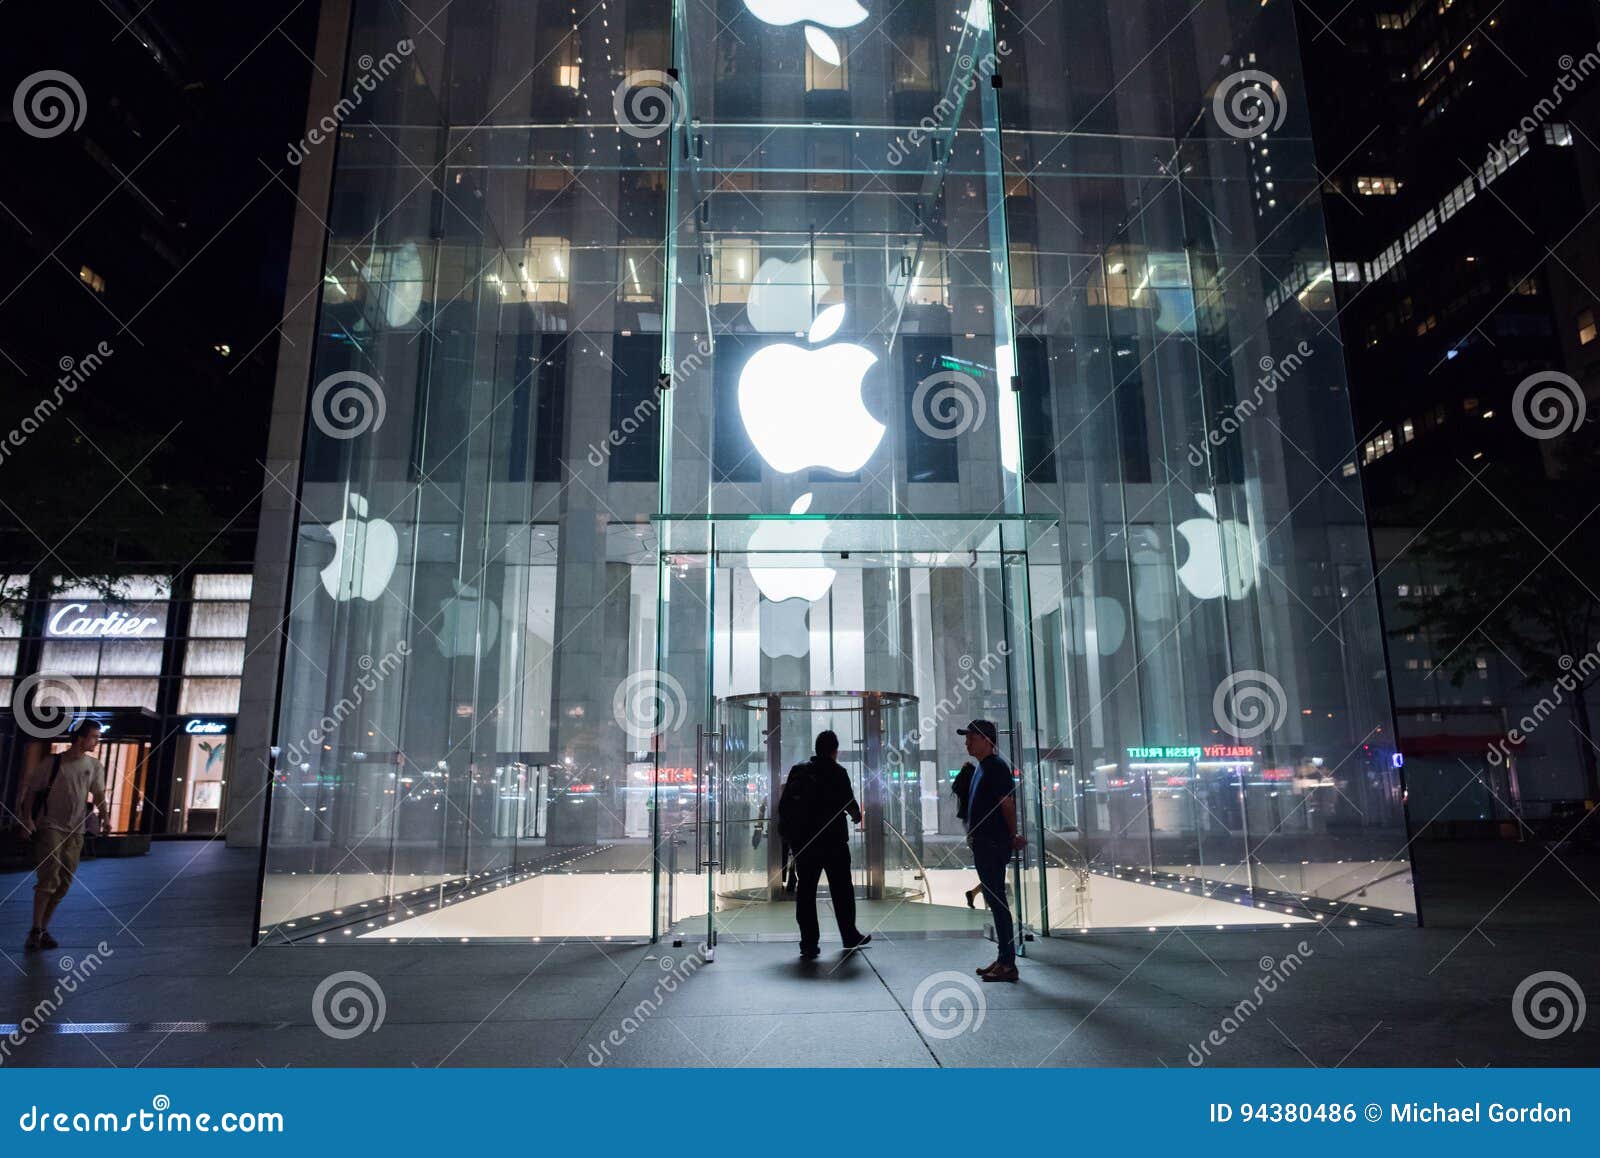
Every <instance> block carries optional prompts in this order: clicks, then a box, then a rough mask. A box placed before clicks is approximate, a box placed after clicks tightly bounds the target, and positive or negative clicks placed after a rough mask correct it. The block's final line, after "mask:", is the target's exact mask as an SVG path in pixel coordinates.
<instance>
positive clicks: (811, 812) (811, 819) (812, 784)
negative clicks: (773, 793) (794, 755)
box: [778, 761, 822, 848]
mask: <svg viewBox="0 0 1600 1158" xmlns="http://www.w3.org/2000/svg"><path fill="white" fill-rule="evenodd" d="M821 796H822V793H821V791H820V790H819V786H818V784H817V774H816V770H815V769H814V768H812V766H811V763H810V762H809V761H807V762H806V763H803V764H796V765H795V766H794V767H793V768H791V769H789V779H787V780H785V781H784V783H783V795H781V796H779V797H778V834H779V835H780V836H782V837H783V839H784V842H785V843H787V844H788V845H789V847H790V848H798V847H801V846H803V845H805V844H806V843H808V842H809V841H810V840H811V839H812V838H813V837H815V836H816V834H817V812H818V811H819V804H820V802H821Z"/></svg>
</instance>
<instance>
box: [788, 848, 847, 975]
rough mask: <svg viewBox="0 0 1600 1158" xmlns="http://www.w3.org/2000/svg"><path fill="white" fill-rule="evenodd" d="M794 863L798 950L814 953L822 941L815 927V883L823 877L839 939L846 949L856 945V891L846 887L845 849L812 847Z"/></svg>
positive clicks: (820, 934)
mask: <svg viewBox="0 0 1600 1158" xmlns="http://www.w3.org/2000/svg"><path fill="white" fill-rule="evenodd" d="M794 863H795V870H796V875H797V877H798V878H799V879H798V881H797V883H796V886H795V894H794V918H795V920H796V921H797V922H798V923H799V925H800V947H801V948H802V949H815V948H817V947H818V945H819V944H820V942H821V939H822V930H821V928H820V927H819V926H818V925H817V883H818V881H820V880H821V879H822V875H823V874H824V873H826V874H827V876H828V895H829V897H830V898H831V899H832V901H833V915H834V917H835V918H837V919H838V922H839V936H841V937H843V938H844V943H845V944H846V945H847V946H848V945H854V944H855V943H856V942H858V941H860V940H861V933H860V931H859V930H857V929H856V890H855V886H854V885H853V884H851V883H850V848H849V846H848V845H838V846H836V847H832V848H817V847H816V846H815V845H812V846H811V847H809V848H807V849H805V850H804V851H803V852H801V853H800V854H799V855H798V856H796V857H795V861H794Z"/></svg>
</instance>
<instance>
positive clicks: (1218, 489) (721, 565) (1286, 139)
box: [249, 0, 1416, 941]
mask: <svg viewBox="0 0 1600 1158" xmlns="http://www.w3.org/2000/svg"><path fill="white" fill-rule="evenodd" d="M349 9H350V11H349V20H348V26H347V27H340V28H338V29H336V30H335V32H336V33H337V35H336V37H335V38H334V40H335V42H336V48H337V56H336V58H335V59H337V60H342V62H343V65H342V67H343V80H342V82H341V84H340V85H339V87H338V92H339V93H340V94H341V95H342V99H341V101H340V103H339V105H338V106H337V107H336V108H335V109H331V110H328V115H327V116H325V117H322V118H321V120H320V125H321V129H320V131H318V132H316V133H315V134H314V135H313V137H312V138H311V139H308V141H307V142H302V143H301V145H299V146H295V147H293V148H292V149H291V160H294V159H295V158H294V153H295V152H297V151H298V152H300V153H301V154H302V155H303V156H310V155H312V154H313V153H315V152H316V151H317V150H333V151H334V152H333V154H332V155H333V157H334V160H333V163H332V168H331V175H330V177H329V180H328V186H329V188H328V191H327V196H326V197H325V198H323V199H324V200H325V201H326V204H308V206H307V212H308V213H312V214H314V217H313V222H314V225H315V230H316V232H317V235H318V240H319V241H320V242H322V243H323V244H324V246H325V251H324V254H323V257H322V258H321V269H320V272H321V282H320V285H318V286H316V287H315V289H316V291H317V294H318V295H319V299H320V304H319V305H318V306H317V310H316V314H315V317H316V325H315V333H314V335H309V334H308V335H307V337H308V338H309V339H310V342H311V345H310V347H309V355H308V356H309V372H308V373H307V374H305V375H303V380H302V381H294V382H291V383H289V386H288V387H287V388H284V387H280V397H279V399H278V410H279V414H280V418H281V421H282V422H283V424H284V431H286V432H287V434H286V435H285V436H284V437H278V436H279V434H280V433H281V432H276V431H275V439H276V440H277V441H279V442H282V443H286V444H287V445H289V446H290V447H291V450H290V452H289V457H290V458H291V459H292V460H293V462H294V463H295V465H296V467H297V470H298V482H297V483H293V484H286V485H293V486H294V487H295V495H294V502H293V512H294V514H293V519H294V532H293V535H292V538H293V546H292V552H290V560H289V562H288V564H287V571H286V574H287V579H286V581H285V582H284V583H282V584H278V585H277V586H276V587H274V586H273V585H272V584H264V583H262V582H261V581H260V575H261V572H262V570H263V568H260V567H258V582H257V588H256V592H257V594H256V598H257V603H258V606H257V608H256V609H255V610H256V614H257V615H258V616H261V617H263V618H270V620H271V621H272V622H281V624H282V633H281V638H280V639H278V641H277V642H278V644H279V645H280V650H281V663H280V664H279V667H278V669H277V675H276V677H275V678H276V681H277V684H276V686H277V694H276V707H275V717H274V725H273V728H274V730H273V734H272V737H271V758H270V768H269V770H268V772H267V773H266V774H265V775H264V780H266V781H268V782H269V783H270V787H269V789H268V790H267V791H266V792H265V794H264V795H265V808H264V810H263V814H262V815H261V816H260V819H259V824H260V830H261V832H262V833H263V834H264V844H265V848H264V854H263V873H262V884H261V911H260V920H259V922H258V929H259V933H258V935H259V936H261V937H263V938H264V939H269V940H274V941H277V940H284V939H289V940H298V939H302V938H310V939H313V940H319V939H321V940H325V939H331V938H333V937H340V938H344V937H350V938H357V939H360V938H365V939H381V940H387V939H399V940H409V939H450V940H460V939H463V938H468V939H472V940H479V939H484V940H490V939H497V938H514V939H519V940H527V939H532V938H538V939H561V938H607V937H609V938H617V939H623V938H651V937H658V938H668V937H670V938H686V937H694V938H696V939H697V940H698V939H701V938H704V937H706V936H708V935H711V936H714V937H763V936H774V937H778V936H792V935H793V933H794V912H793V904H792V901H791V900H790V898H789V896H788V893H787V891H786V887H785V884H786V882H785V863H786V859H787V857H788V855H789V851H790V850H787V849H785V848H784V846H783V842H782V839H781V837H780V836H779V834H778V833H777V831H776V824H775V812H776V808H775V805H776V801H777V796H778V793H779V791H780V790H781V786H782V783H783V780H784V777H785V775H786V774H787V771H788V769H789V768H790V766H792V765H793V764H794V763H796V762H798V761H800V760H802V759H804V758H805V757H806V756H807V755H808V754H809V753H810V751H811V750H812V744H813V739H814V737H815V735H816V733H817V732H818V731H820V730H821V729H823V728H831V729H833V730H834V731H835V732H837V734H838V735H839V737H840V740H841V743H842V747H841V751H840V760H841V762H842V763H843V764H844V765H845V766H846V768H847V770H848V771H849V773H850V775H851V778H852V780H853V782H854V784H855V789H856V794H857V797H858V799H859V800H860V801H861V802H862V805H863V807H864V818H863V822H862V823H861V824H860V825H859V826H857V827H855V828H854V829H853V835H852V860H853V866H854V874H855V883H856V890H857V893H858V895H859V896H860V897H861V898H862V900H861V904H862V923H863V927H864V928H871V929H878V930H882V931H885V932H888V933H890V934H891V935H892V934H894V933H896V932H904V933H916V934H950V935H969V936H979V935H982V930H983V927H984V925H985V924H986V914H985V913H984V911H983V909H982V906H981V902H980V905H979V907H978V908H977V909H972V908H970V907H969V906H968V904H967V903H966V901H965V899H964V894H965V892H966V890H967V889H969V888H971V887H972V886H973V885H974V884H975V883H976V878H975V874H974V871H973V868H972V861H971V859H970V853H969V850H968V849H967V847H966V844H965V840H964V836H963V827H962V824H961V822H960V821H959V820H958V819H957V817H956V801H955V798H954V796H953V795H952V792H951V782H952V779H953V777H954V776H955V775H956V773H957V771H958V769H959V768H960V765H961V764H962V762H963V761H964V760H965V759H966V756H965V751H964V748H963V742H962V740H961V737H959V736H958V735H957V734H956V729H957V728H958V727H964V726H965V725H966V723H967V722H968V721H969V720H971V719H974V718H983V719H988V720H992V721H994V722H995V724H996V726H997V729H998V732H999V735H1000V749H1001V751H1002V754H1003V755H1005V756H1006V757H1007V758H1008V759H1009V760H1010V762H1011V763H1012V764H1013V766H1014V767H1015V770H1016V775H1017V791H1018V801H1019V817H1020V821H1021V823H1022V825H1023V827H1024V830H1025V833H1026V835H1027V837H1028V845H1027V848H1026V850H1025V851H1023V852H1022V853H1020V854H1019V855H1018V857H1017V859H1016V863H1015V865H1014V870H1013V880H1012V888H1013V905H1014V907H1015V909H1016V910H1017V912H1018V913H1019V916H1020V919H1021V921H1022V922H1023V924H1024V926H1025V927H1026V929H1027V930H1028V931H1030V932H1032V933H1033V934H1035V935H1039V936H1044V935H1063V936H1069V935H1077V934H1079V933H1080V932H1082V931H1090V930H1097V929H1111V928H1140V929H1143V928H1151V927H1158V928H1159V927H1165V926H1239V927H1252V926H1254V927H1260V926H1264V925H1270V926H1279V925H1293V924H1297V923H1298V924H1304V925H1306V926H1307V927H1308V928H1315V927H1317V926H1318V925H1325V924H1327V923H1330V922H1337V923H1339V924H1341V925H1343V924H1348V923H1357V924H1366V923H1411V922H1413V921H1414V920H1415V912H1416V906H1415V904H1414V900H1413V895H1414V893H1413V887H1412V880H1411V867H1410V861H1409V857H1408V851H1407V843H1408V842H1407V832H1406V822H1405V801H1404V793H1403V781H1402V770H1401V765H1402V763H1403V761H1402V759H1401V757H1400V754H1399V753H1398V752H1397V751H1396V749H1395V745H1394V730H1393V724H1392V720H1391V715H1390V697H1389V690H1388V675H1387V670H1386V667H1385V660H1384V648H1383V635H1382V626H1381V623H1380V621H1379V616H1378V606H1377V600H1376V596H1375V592H1374V577H1373V570H1372V563H1371V553H1370V550H1369V543H1368V536H1367V528H1366V525H1365V521H1364V515H1363V508H1362V496H1361V490H1360V479H1359V475H1358V473H1357V469H1356V465H1355V452H1356V448H1357V446H1358V444H1359V440H1358V438H1357V432H1356V431H1354V430H1353V429H1352V422H1351V415H1350V407H1349V400H1348V396H1347V390H1346V383H1345V379H1344V370H1343V360H1342V353H1341V345H1340V338H1339V332H1338V325H1337V319H1336V317H1335V308H1334V301H1333V295H1332V292H1331V289H1332V285H1331V282H1332V279H1333V277H1334V276H1335V275H1334V271H1333V269H1332V267H1331V264H1330V262H1329V259H1328V254H1327V250H1326V245H1325V238H1324V230H1323V223H1322V215H1321V208H1320V200H1319V199H1320V196H1321V182H1320V179H1319V176H1318V171H1317V168H1316V166H1315V164H1314V155H1313V152H1312V146H1311V142H1310V141H1309V139H1308V137H1307V129H1306V123H1307V118H1306V113H1305V109H1304V105H1303V99H1302V97H1303V94H1302V93H1301V91H1300V88H1301V85H1300V66H1299V57H1298V49H1297V42H1296V30H1295V27H1294V13H1293V11H1292V5H1291V4H1289V3H1288V2H1287V0H1269V2H1263V0H1216V2H1215V3H1212V4H1208V5H1200V6H1195V5H1192V4H1189V3H1186V2H1181V0H1138V2H1134V3H1126V2H1116V3H1114V2H1112V0H1010V2H1001V0H916V2H915V3H901V4H895V3H889V2H887V0H559V2H557V0H454V2H453V3H448V4H447V3H445V2H444V0H408V3H405V4H401V3H395V2H390V0H354V3H352V4H350V5H349ZM324 37H325V41H326V40H327V39H328V26H327V25H326V24H325V26H324ZM324 47H325V48H326V44H325V46H324ZM317 112H318V110H317V109H316V108H315V105H314V107H313V114H314V115H315V114H316V113H317ZM297 163H298V162H297ZM308 164H309V162H308ZM307 184H309V185H310V186H312V189H313V196H315V185H316V183H315V181H311V182H303V184H302V196H303V197H305V195H306V194H305V189H306V186H307ZM302 225H305V221H304V220H302ZM276 562H277V564H278V566H279V569H280V570H282V569H283V568H284V563H283V560H282V557H281V553H280V556H279V557H278V559H277V560H276ZM264 759H265V757H264ZM249 823H250V824H255V823H256V820H255V819H253V818H252V819H250V820H249ZM825 923H826V922H825Z"/></svg>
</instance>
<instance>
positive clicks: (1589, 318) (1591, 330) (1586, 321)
mask: <svg viewBox="0 0 1600 1158" xmlns="http://www.w3.org/2000/svg"><path fill="white" fill-rule="evenodd" d="M1597 336H1600V334H1597V331H1596V330H1595V325H1594V311H1593V310H1584V311H1583V313H1581V314H1579V315H1578V341H1579V342H1580V343H1582V344H1583V345H1585V346H1587V345H1588V344H1589V343H1590V342H1592V341H1594V340H1595V338H1596V337H1597Z"/></svg>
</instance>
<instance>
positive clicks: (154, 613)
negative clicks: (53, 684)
mask: <svg viewBox="0 0 1600 1158" xmlns="http://www.w3.org/2000/svg"><path fill="white" fill-rule="evenodd" d="M55 583H56V584H58V585H60V584H63V583H64V580H62V579H59V578H58V579H56V580H55ZM171 592H172V586H171V580H169V579H168V578H166V577H165V576H160V575H137V576H131V577H129V578H127V579H125V580H123V581H122V582H121V583H119V584H118V587H117V595H118V598H117V599H116V600H114V601H107V600H105V599H104V597H103V596H102V595H101V593H100V592H98V591H96V590H95V589H94V588H91V587H79V586H65V588H64V589H63V590H62V591H61V593H60V594H59V595H57V596H56V597H55V598H54V599H52V600H51V601H50V605H49V607H48V609H47V611H46V614H45V625H44V645H43V647H41V648H40V658H39V670H40V671H46V672H59V673H60V674H62V675H67V676H72V677H73V678H74V679H75V680H76V681H77V683H78V685H79V687H81V688H82V689H83V692H84V696H85V698H86V700H87V702H88V704H89V706H91V707H96V708H147V709H149V710H150V711H152V712H153V711H156V710H158V705H157V701H158V699H159V693H160V684H161V650H162V642H163V640H165V639H166V635H167V606H168V600H169V599H170V598H171Z"/></svg>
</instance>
